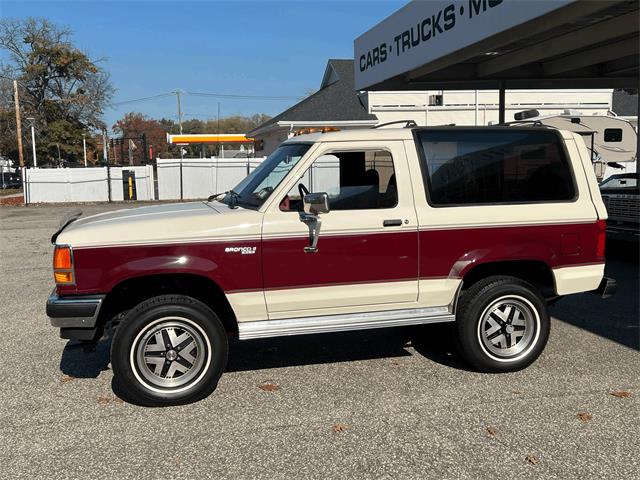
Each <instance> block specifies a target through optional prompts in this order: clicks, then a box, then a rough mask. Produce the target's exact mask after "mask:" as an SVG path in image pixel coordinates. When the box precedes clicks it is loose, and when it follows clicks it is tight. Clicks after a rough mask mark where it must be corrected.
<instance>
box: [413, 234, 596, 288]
mask: <svg viewBox="0 0 640 480" xmlns="http://www.w3.org/2000/svg"><path fill="white" fill-rule="evenodd" d="M599 233H600V227H599V226H598V223H597V222H592V223H573V224H557V225H523V226H514V227H487V228H459V229H443V230H423V231H421V232H420V277H421V278H431V277H463V276H464V274H465V273H466V272H468V271H469V270H470V269H471V268H473V267H474V266H475V265H478V264H481V263H487V262H496V261H508V260H534V261H541V262H544V263H546V264H547V265H548V266H549V267H551V268H556V267H561V266H571V265H586V264H594V263H603V262H604V257H602V256H598V246H597V243H598V235H599Z"/></svg>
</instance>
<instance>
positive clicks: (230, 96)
mask: <svg viewBox="0 0 640 480" xmlns="http://www.w3.org/2000/svg"><path fill="white" fill-rule="evenodd" d="M180 93H184V94H187V95H192V96H194V97H212V98H228V99H234V100H301V99H302V98H304V97H301V96H298V97H294V96H277V95H240V94H226V93H206V92H185V91H182V90H181V91H180ZM176 94H177V91H173V92H166V93H160V94H158V95H152V96H150V97H141V98H134V99H132V100H124V101H122V102H114V103H113V104H112V105H113V106H114V107H119V106H121V105H128V104H132V103H139V102H146V101H149V100H156V99H159V98H165V97H170V96H172V95H176Z"/></svg>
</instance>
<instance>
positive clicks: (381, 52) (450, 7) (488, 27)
mask: <svg viewBox="0 0 640 480" xmlns="http://www.w3.org/2000/svg"><path fill="white" fill-rule="evenodd" d="M575 1H577V0H544V1H543V0H457V1H452V0H448V1H441V0H432V1H424V0H422V1H419V0H418V1H413V2H411V3H409V4H408V5H406V6H405V7H403V8H401V9H400V10H398V11H397V12H396V13H394V14H393V15H391V16H390V17H389V18H387V19H386V20H384V21H382V22H381V23H379V24H378V25H376V26H375V27H373V28H372V29H371V30H369V31H368V32H366V33H365V34H363V35H361V36H360V37H358V38H357V39H356V40H355V42H354V58H355V62H354V66H355V87H356V89H357V90H365V89H366V88H367V87H369V86H371V85H374V84H376V83H378V82H382V81H383V80H387V79H389V78H392V77H395V76H396V75H400V74H402V73H405V72H408V71H410V70H413V69H414V68H417V67H420V66H422V65H424V64H426V63H429V62H431V61H433V60H435V59H437V58H440V57H443V56H445V55H448V54H450V53H453V52H455V51H457V50H460V49H462V48H465V47H467V46H469V45H472V44H474V43H476V42H479V41H480V40H483V39H485V38H488V37H490V36H492V35H495V34H497V33H500V32H503V31H505V30H508V29H509V28H513V27H515V26H517V25H520V24H522V23H524V22H527V21H529V20H532V19H534V18H536V17H539V16H541V15H544V14H547V13H549V12H552V11H554V10H557V9H558V8H560V7H564V6H565V5H568V4H570V3H574V2H575Z"/></svg>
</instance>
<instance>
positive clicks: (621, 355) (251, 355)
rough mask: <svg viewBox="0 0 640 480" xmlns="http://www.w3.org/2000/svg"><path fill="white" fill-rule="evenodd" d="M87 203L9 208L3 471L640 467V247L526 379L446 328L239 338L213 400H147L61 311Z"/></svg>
mask: <svg viewBox="0 0 640 480" xmlns="http://www.w3.org/2000/svg"><path fill="white" fill-rule="evenodd" d="M75 208H78V207H77V206H30V207H1V208H0V267H1V268H0V291H1V292H2V293H1V301H0V327H1V332H2V339H3V340H2V341H1V342H0V385H1V386H2V387H1V401H0V425H1V426H2V433H1V434H0V474H1V476H2V477H3V478H12V479H13V478H47V479H49V478H56V479H64V478H80V477H82V478H136V479H137V478H233V479H244V478H269V479H272V478H296V479H304V478H322V479H324V478H358V479H368V478H420V479H428V478H434V479H449V478H451V479H454V478H456V479H458V478H469V479H478V478H495V479H514V478H562V479H568V478H581V479H586V478H615V479H622V478H625V479H626V478H639V477H640V457H639V455H638V452H639V451H640V353H639V349H640V346H639V342H640V329H639V323H640V321H639V306H638V255H637V248H638V247H637V245H626V244H616V245H609V251H608V257H609V258H608V265H607V273H608V275H610V276H613V277H615V278H617V280H618V282H619V292H618V294H617V295H616V296H615V297H614V298H611V299H607V300H602V299H599V298H597V297H595V296H594V295H590V294H581V295H576V296H572V297H568V298H566V299H563V300H562V301H561V302H559V303H558V304H557V305H556V306H554V307H552V309H551V312H552V314H553V316H554V319H553V321H552V330H551V338H550V341H549V344H548V346H547V348H546V350H545V352H544V353H543V355H542V356H541V357H540V359H539V360H538V361H537V362H536V363H535V364H534V365H532V366H531V367H529V368H528V369H526V370H524V371H521V372H517V373H511V374H498V375H490V374H481V373H477V372H474V371H471V370H469V369H468V367H467V366H466V365H465V364H464V363H463V362H462V361H461V360H460V359H459V358H458V357H457V356H456V355H455V353H453V352H452V348H451V345H450V343H449V342H448V341H444V340H442V339H441V337H440V336H438V334H439V333H441V327H439V326H432V327H428V328H423V329H401V328H398V329H385V330H378V331H373V330H371V331H365V332H351V333H342V334H326V335H315V336H302V337H286V338H280V339H270V340H256V341H246V342H232V345H231V351H230V359H229V366H228V369H227V370H228V371H227V372H226V373H225V374H224V375H223V376H222V379H221V381H220V384H219V385H218V389H217V390H216V391H215V392H214V393H213V395H211V396H210V397H209V398H207V399H205V400H203V401H201V402H198V403H196V404H192V405H186V406H181V407H171V408H143V407H138V406H134V405H131V404H128V403H125V402H123V401H122V400H121V399H120V398H119V397H118V395H117V392H115V393H114V390H113V388H112V372H111V370H110V368H109V363H108V350H109V345H108V340H105V341H101V342H100V343H99V344H98V345H97V346H96V348H95V349H93V350H91V349H86V348H85V347H83V346H81V345H76V344H74V343H73V342H68V341H67V340H62V339H60V338H59V337H58V333H57V331H56V329H54V328H53V327H51V326H50V325H49V322H48V319H47V317H46V314H45V308H44V307H45V302H46V299H47V296H48V295H49V293H50V291H51V289H52V288H53V280H52V273H51V254H52V247H51V245H50V243H49V238H50V236H51V234H52V233H53V231H54V230H55V227H56V226H57V225H58V221H59V218H60V217H61V216H62V215H63V214H64V213H65V212H67V211H70V210H73V209H75ZM81 208H82V209H83V210H84V211H85V214H90V213H97V212H100V211H105V210H109V209H114V208H122V205H88V206H82V207H81ZM266 384H269V385H275V386H273V387H271V388H265V385H266ZM261 387H262V388H261ZM613 393H616V395H617V396H616V395H612V394H613Z"/></svg>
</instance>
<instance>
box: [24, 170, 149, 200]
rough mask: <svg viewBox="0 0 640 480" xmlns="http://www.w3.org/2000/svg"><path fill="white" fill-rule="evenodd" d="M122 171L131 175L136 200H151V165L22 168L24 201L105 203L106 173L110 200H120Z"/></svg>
mask: <svg viewBox="0 0 640 480" xmlns="http://www.w3.org/2000/svg"><path fill="white" fill-rule="evenodd" d="M123 170H129V171H133V172H134V174H135V184H136V185H135V186H136V197H137V199H138V200H154V199H155V194H154V175H153V167H152V166H151V165H145V166H137V167H110V168H109V171H108V172H107V167H97V168H28V169H24V174H23V177H22V178H23V187H24V196H25V203H52V202H106V201H108V200H109V187H108V183H107V178H108V176H110V177H111V181H110V182H109V183H110V184H111V200H116V201H117V200H124V188H123V182H122V172H123Z"/></svg>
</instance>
